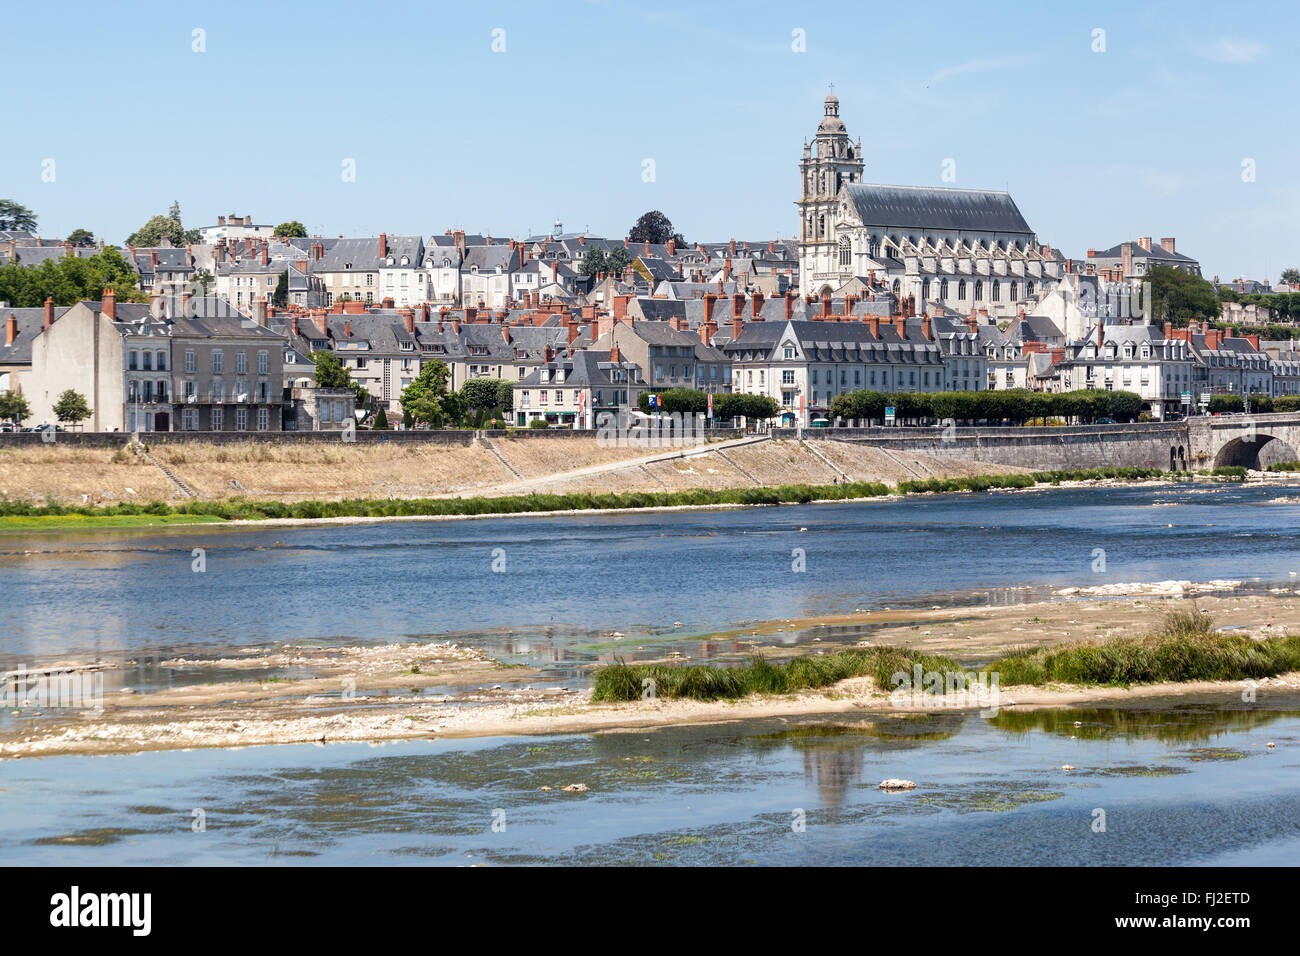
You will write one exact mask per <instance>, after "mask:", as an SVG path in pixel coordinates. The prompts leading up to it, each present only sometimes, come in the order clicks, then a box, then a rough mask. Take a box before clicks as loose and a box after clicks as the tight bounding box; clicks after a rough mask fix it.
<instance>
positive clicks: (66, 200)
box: [0, 0, 1300, 281]
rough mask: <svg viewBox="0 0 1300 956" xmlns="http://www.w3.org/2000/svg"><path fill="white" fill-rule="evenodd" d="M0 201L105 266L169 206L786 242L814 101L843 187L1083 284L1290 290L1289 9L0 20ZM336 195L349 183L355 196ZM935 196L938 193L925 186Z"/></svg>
mask: <svg viewBox="0 0 1300 956" xmlns="http://www.w3.org/2000/svg"><path fill="white" fill-rule="evenodd" d="M3 23H4V32H5V34H6V36H5V42H4V44H3V48H4V50H5V75H6V78H7V81H8V82H7V86H8V91H7V92H8V95H6V96H4V97H2V98H0V130H3V131H4V135H3V137H2V140H3V147H0V198H9V199H14V200H16V201H18V202H20V203H23V204H24V205H26V206H28V207H30V208H31V209H33V210H34V211H35V212H36V213H37V214H38V215H39V217H40V223H39V229H38V231H39V232H40V234H41V235H42V236H47V237H55V236H63V235H66V234H67V233H68V232H70V231H71V230H73V229H75V228H79V227H80V228H86V229H89V230H91V231H92V232H94V234H95V235H96V237H98V238H103V239H105V240H108V241H111V242H119V243H120V242H122V241H123V240H124V239H125V238H126V236H127V235H128V234H130V233H131V232H132V231H134V230H135V229H137V228H138V227H139V226H140V225H141V224H142V223H143V222H144V221H145V220H146V219H148V218H149V217H150V216H151V215H154V214H158V213H163V212H165V211H166V209H167V207H168V205H169V204H170V203H171V202H172V201H173V200H177V201H179V202H180V205H181V210H182V213H183V218H184V221H185V225H186V226H187V227H189V228H194V227H198V226H203V225H210V224H213V223H215V222H216V217H217V216H218V215H225V214H229V213H236V214H239V215H249V216H252V218H253V221H254V222H257V223H270V224H276V223H279V222H282V221H285V220H291V219H296V220H299V221H301V222H303V223H304V224H305V225H306V227H307V229H308V231H309V232H311V233H313V234H321V235H340V234H342V235H350V236H362V235H378V234H379V233H380V232H387V233H389V234H390V235H413V234H421V235H424V236H425V237H427V236H429V235H430V234H432V233H441V232H443V231H445V230H446V229H449V228H464V229H465V230H466V231H467V232H479V233H486V232H490V233H491V234H492V235H496V236H504V235H510V236H524V235H528V234H536V233H542V232H547V231H549V230H550V229H551V227H552V224H553V223H554V222H555V221H556V220H557V219H558V220H560V221H561V222H562V223H563V228H564V229H565V231H572V232H586V233H588V234H590V235H604V236H623V235H626V233H627V231H628V230H629V229H630V227H631V226H632V224H633V223H634V222H635V221H636V219H637V217H638V216H639V215H640V214H641V213H643V212H645V211H646V210H649V209H659V210H662V211H663V212H664V213H665V214H666V215H667V216H668V217H669V218H670V219H671V220H672V222H673V224H674V225H675V226H676V227H677V229H678V231H680V232H682V233H683V234H684V235H685V237H686V238H687V240H688V241H691V242H696V241H724V240H726V239H729V238H732V237H734V238H737V239H744V240H762V239H768V238H773V237H775V236H787V237H788V236H792V235H794V234H795V233H796V231H797V225H798V223H797V215H796V212H795V207H794V205H793V204H794V201H795V200H796V199H797V198H798V191H799V177H798V162H799V159H800V156H801V154H802V145H803V141H804V139H805V138H811V137H812V136H813V135H814V134H815V132H816V128H817V124H818V122H819V121H820V119H821V116H822V102H823V99H824V98H825V96H826V94H827V92H828V91H829V90H830V84H834V88H833V89H834V93H835V95H836V96H838V97H839V99H840V116H841V118H842V119H843V120H844V122H845V124H846V125H847V127H848V131H849V134H850V135H851V136H853V137H854V138H857V137H861V139H862V145H863V152H864V156H865V160H866V170H865V179H866V181H867V182H877V183H891V184H901V185H933V186H955V187H962V188H974V189H1006V190H1008V191H1010V193H1011V195H1012V197H1013V198H1014V199H1015V201H1016V204H1017V205H1018V206H1019V208H1020V211H1021V212H1022V213H1023V214H1024V216H1025V218H1026V219H1027V220H1028V222H1029V224H1030V226H1031V227H1032V228H1033V229H1034V230H1035V231H1036V232H1037V234H1038V237H1039V240H1040V241H1042V242H1045V243H1050V244H1051V245H1054V246H1056V247H1057V248H1059V249H1061V250H1062V252H1063V253H1064V254H1065V255H1067V256H1073V257H1076V258H1082V257H1084V256H1085V255H1086V252H1087V249H1088V248H1089V247H1094V248H1098V249H1100V248H1105V247H1108V246H1111V245H1114V244H1115V243H1117V242H1121V241H1124V240H1126V239H1135V238H1137V237H1138V236H1148V235H1149V236H1153V237H1155V238H1156V239H1157V240H1158V239H1159V238H1160V237H1164V236H1173V237H1176V238H1177V240H1178V250H1179V251H1180V252H1184V253H1186V254H1188V255H1191V256H1193V257H1194V258H1196V259H1198V260H1199V261H1200V262H1201V266H1202V271H1203V273H1204V274H1205V275H1206V276H1207V277H1210V276H1213V275H1218V276H1220V277H1221V278H1222V279H1224V280H1227V279H1230V278H1234V277H1236V276H1238V275H1244V276H1246V277H1248V278H1256V279H1263V278H1269V279H1272V280H1274V281H1276V279H1277V278H1278V276H1279V274H1280V273H1281V271H1282V269H1284V268H1286V267H1288V266H1296V267H1300V247H1298V244H1297V229H1296V223H1297V222H1298V221H1300V181H1298V180H1297V175H1298V171H1300V164H1298V163H1297V161H1296V157H1297V155H1300V151H1298V150H1297V147H1298V146H1300V135H1297V132H1296V124H1295V122H1294V119H1293V118H1292V115H1291V114H1293V113H1294V99H1295V95H1296V90H1297V83H1296V80H1295V79H1294V77H1293V75H1292V74H1293V72H1294V70H1293V67H1292V66H1291V64H1292V63H1293V62H1294V61H1295V59H1296V54H1297V46H1300V30H1297V26H1300V7H1297V6H1296V5H1294V4H1292V3H1284V2H1277V3H1236V4H1231V5H1229V4H1220V3H1199V2H1179V3H1173V2H1162V3H1110V2H1099V3H1095V4H1090V5H1086V6H1085V5H1082V4H1068V5H1066V4H1056V3H1051V4H1037V5H1027V4H1026V5H1021V4H975V3H970V2H969V0H967V2H960V3H948V2H944V0H938V2H928V3H925V4H909V3H906V2H892V3H885V4H880V3H870V4H867V3H843V4H837V3H821V4H790V3H788V2H785V3H782V2H772V3H768V2H751V3H744V4H727V3H711V4H704V3H698V2H694V3H678V2H662V3H654V2H645V0H641V2H621V0H570V2H567V3H547V2H538V0H532V2H527V3H484V2H474V3H469V2H462V3H455V4H446V3H439V2H436V0H434V2H430V0H425V2H405V0H395V2H389V3H385V4H382V5H377V6H371V5H369V4H365V3H339V2H335V0H316V2H313V3H310V4H305V3H293V4H275V5H271V4H265V3H245V2H242V0H225V2H214V3H206V2H205V3H194V2H187V0H179V2H167V3H154V2H130V0H128V2H126V3H124V4H106V3H104V2H102V0H95V2H93V3H83V2H81V0H66V2H62V3H59V4H45V5H40V4H19V5H11V6H10V7H9V9H7V10H6V11H5V12H4V14H3ZM349 170H352V171H354V174H353V175H352V176H351V177H349V176H348V175H347V173H348V172H349ZM945 170H948V171H949V174H950V178H949V179H947V180H945V179H944V178H943V177H944V172H945Z"/></svg>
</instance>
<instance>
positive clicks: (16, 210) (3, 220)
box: [0, 199, 36, 232]
mask: <svg viewBox="0 0 1300 956" xmlns="http://www.w3.org/2000/svg"><path fill="white" fill-rule="evenodd" d="M0 229H5V230H13V231H17V232H21V231H24V230H25V231H27V232H35V231H36V213H34V212H32V211H31V210H30V209H28V208H27V207H26V206H24V205H22V204H21V203H17V202H14V201H13V200H12V199H0Z"/></svg>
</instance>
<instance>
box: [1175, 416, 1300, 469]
mask: <svg viewBox="0 0 1300 956" xmlns="http://www.w3.org/2000/svg"><path fill="white" fill-rule="evenodd" d="M1186 425H1187V430H1188V443H1187V447H1188V449H1189V452H1190V454H1191V456H1192V460H1193V462H1194V463H1195V465H1194V467H1200V468H1213V467H1216V466H1218V465H1244V466H1246V467H1247V468H1261V467H1266V466H1268V465H1271V464H1272V463H1273V462H1276V461H1295V460H1296V459H1297V457H1298V456H1297V454H1296V451H1297V449H1300V414H1296V413H1294V412H1290V413H1285V414H1279V415H1228V416H1222V415H1221V416H1219V417H1217V418H1192V419H1189V420H1188V421H1187V423H1186Z"/></svg>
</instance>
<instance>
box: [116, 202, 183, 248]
mask: <svg viewBox="0 0 1300 956" xmlns="http://www.w3.org/2000/svg"><path fill="white" fill-rule="evenodd" d="M163 239H166V240H167V241H169V242H170V243H171V244H172V245H173V246H183V245H185V244H186V243H188V242H198V241H199V231H198V230H197V229H189V230H187V229H186V228H185V227H184V226H183V225H182V224H181V204H180V203H179V202H177V201H175V200H173V201H172V204H171V205H170V206H168V207H167V215H165V216H154V217H152V218H151V219H150V220H149V221H148V222H146V223H145V224H144V225H143V226H141V227H140V228H139V229H137V230H136V231H135V232H133V233H131V235H129V236H127V238H126V242H127V245H131V246H143V247H144V248H146V249H148V248H150V247H152V246H157V245H158V244H159V243H161V242H162V240H163Z"/></svg>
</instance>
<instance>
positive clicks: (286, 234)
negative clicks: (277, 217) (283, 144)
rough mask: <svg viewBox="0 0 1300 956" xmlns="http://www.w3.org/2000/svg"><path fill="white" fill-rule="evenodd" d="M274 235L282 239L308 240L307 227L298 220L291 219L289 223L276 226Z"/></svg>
mask: <svg viewBox="0 0 1300 956" xmlns="http://www.w3.org/2000/svg"><path fill="white" fill-rule="evenodd" d="M272 235H275V236H278V237H280V238H281V239H305V238H307V227H306V226H304V225H303V224H302V223H300V222H299V221H298V220H297V219H290V220H289V221H288V222H282V223H280V225H278V226H276V227H275V232H274V233H272Z"/></svg>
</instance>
